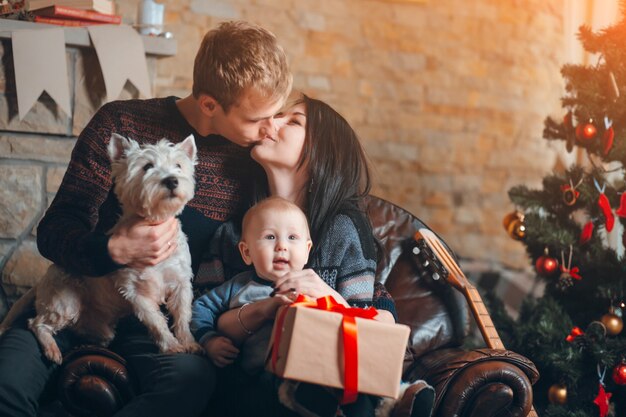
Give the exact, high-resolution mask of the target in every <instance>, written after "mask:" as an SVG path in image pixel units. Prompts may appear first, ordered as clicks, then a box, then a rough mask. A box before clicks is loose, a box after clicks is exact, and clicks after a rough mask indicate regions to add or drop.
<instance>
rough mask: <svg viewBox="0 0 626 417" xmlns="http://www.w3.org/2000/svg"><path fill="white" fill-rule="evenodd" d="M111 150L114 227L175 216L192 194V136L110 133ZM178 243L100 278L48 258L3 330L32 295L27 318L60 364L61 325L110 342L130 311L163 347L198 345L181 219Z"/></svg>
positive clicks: (0, 327) (193, 348)
mask: <svg viewBox="0 0 626 417" xmlns="http://www.w3.org/2000/svg"><path fill="white" fill-rule="evenodd" d="M108 152H109V156H110V158H111V165H112V176H113V180H114V181H115V186H114V187H115V188H114V191H115V194H116V195H117V197H118V199H119V201H120V203H121V205H122V211H123V213H122V216H121V218H120V219H119V221H118V222H117V224H116V225H115V226H114V227H113V229H112V230H111V231H110V234H113V233H115V231H116V230H117V229H118V228H120V227H121V226H122V225H124V224H126V223H128V222H130V221H133V220H136V219H137V218H138V217H140V218H145V219H149V220H151V221H155V222H158V221H161V220H164V219H166V218H169V217H171V216H175V215H178V214H179V213H180V212H181V211H182V210H183V208H184V206H185V204H186V203H187V202H188V201H189V200H190V199H191V198H192V197H193V193H194V187H195V181H194V177H193V172H194V165H195V163H196V145H195V142H194V139H193V136H191V135H190V136H189V137H188V138H186V139H185V140H184V141H183V142H181V143H179V144H176V145H174V144H172V143H170V142H169V141H167V140H165V139H163V140H161V141H159V142H158V143H157V144H154V145H153V144H146V145H142V146H140V145H139V144H138V143H137V142H135V141H134V140H132V139H126V138H124V137H122V136H120V135H117V134H113V136H112V137H111V141H110V143H109V146H108ZM176 243H177V245H178V247H177V249H176V251H175V252H174V253H173V254H172V255H171V256H170V257H169V258H167V259H166V260H164V261H163V262H161V263H159V264H157V265H155V266H151V267H146V268H144V269H141V270H138V269H132V268H122V269H120V270H117V271H114V272H112V273H110V274H108V275H105V276H102V277H82V276H76V275H72V274H70V273H68V272H66V271H65V270H64V269H63V268H61V267H59V266H57V265H51V266H50V268H49V269H48V271H47V272H46V274H45V276H44V277H43V278H42V280H41V281H40V282H39V283H38V284H37V286H36V287H34V288H33V289H31V290H30V291H29V292H28V293H27V294H25V296H24V297H23V298H22V299H20V300H18V302H16V303H15V305H14V306H13V308H12V309H11V311H10V312H9V314H7V317H6V318H5V320H4V321H3V323H2V324H1V325H0V334H1V333H2V332H3V331H4V330H6V328H8V326H10V325H11V322H12V321H13V320H14V319H15V318H16V317H18V316H19V315H20V313H22V312H24V310H26V309H28V308H29V307H30V306H31V305H32V301H33V299H34V301H35V307H36V310H37V315H36V316H35V317H34V318H32V319H30V320H29V323H28V325H29V328H30V329H31V330H32V331H33V333H34V334H35V336H36V337H37V339H38V340H39V343H40V344H41V346H42V348H43V351H44V354H45V356H46V357H47V358H48V359H50V360H51V361H54V362H56V363H59V364H60V363H61V362H62V355H61V352H60V350H59V347H58V346H57V344H56V342H55V340H54V338H53V335H54V334H55V333H56V332H58V331H60V330H61V329H64V328H66V327H70V328H72V329H73V330H74V331H75V332H77V333H78V334H80V335H83V336H85V337H87V338H88V339H89V340H91V341H93V342H95V343H100V344H102V345H104V346H106V345H108V343H109V342H110V341H111V340H112V339H113V337H114V329H115V326H116V324H117V322H118V320H119V319H120V318H121V317H123V316H125V315H128V314H131V313H134V314H135V315H136V316H137V317H138V318H139V320H140V321H141V322H142V323H143V324H144V325H145V326H146V327H147V328H148V330H149V331H150V333H151V335H152V336H153V337H154V339H155V342H156V343H157V345H158V347H159V349H160V351H161V352H164V353H173V352H194V353H195V352H201V350H202V349H201V347H200V346H199V345H198V344H197V343H196V342H195V341H194V338H193V336H192V334H191V332H190V330H189V322H190V321H191V303H192V301H193V300H192V298H193V293H192V288H191V279H192V274H193V273H192V270H191V256H190V254H189V246H188V244H187V237H186V236H185V234H184V233H183V232H182V231H181V230H180V225H179V231H178V237H177V241H176ZM162 304H165V305H166V306H167V308H168V310H169V312H170V314H171V315H172V318H173V326H172V327H173V334H172V332H171V331H170V329H169V327H168V322H167V319H166V317H165V316H164V315H163V314H162V313H161V310H160V306H161V305H162ZM174 335H175V336H174Z"/></svg>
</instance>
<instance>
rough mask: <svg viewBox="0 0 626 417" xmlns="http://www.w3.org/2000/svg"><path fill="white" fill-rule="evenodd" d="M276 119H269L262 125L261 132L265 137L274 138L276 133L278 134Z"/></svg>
mask: <svg viewBox="0 0 626 417" xmlns="http://www.w3.org/2000/svg"><path fill="white" fill-rule="evenodd" d="M276 121H277V119H275V118H273V117H270V118H269V119H267V120H266V121H265V124H264V125H263V128H262V132H263V134H264V135H265V136H274V135H276V132H278V123H277V122H276Z"/></svg>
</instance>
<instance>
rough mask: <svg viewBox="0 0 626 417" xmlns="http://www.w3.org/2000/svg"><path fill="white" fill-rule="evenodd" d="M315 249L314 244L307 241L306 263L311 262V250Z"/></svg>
mask: <svg viewBox="0 0 626 417" xmlns="http://www.w3.org/2000/svg"><path fill="white" fill-rule="evenodd" d="M312 247H313V242H312V241H311V239H309V240H307V241H306V254H307V257H306V261H307V262H309V255H310V254H311V248H312Z"/></svg>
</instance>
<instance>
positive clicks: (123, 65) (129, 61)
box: [87, 25, 152, 101]
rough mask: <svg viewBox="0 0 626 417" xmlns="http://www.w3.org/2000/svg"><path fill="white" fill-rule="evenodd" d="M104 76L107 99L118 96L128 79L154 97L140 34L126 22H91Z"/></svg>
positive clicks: (111, 99)
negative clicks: (111, 23)
mask: <svg viewBox="0 0 626 417" xmlns="http://www.w3.org/2000/svg"><path fill="white" fill-rule="evenodd" d="M87 30H88V31H89V36H90V37H91V42H93V45H94V47H95V49H96V54H97V55H98V61H99V62H100V67H101V68H102V75H103V76H104V85H105V86H106V91H107V101H113V100H117V98H118V97H119V95H120V93H121V92H122V89H123V88H124V84H126V81H130V82H132V83H133V84H134V85H135V87H137V89H138V90H139V92H140V93H141V94H142V95H143V96H144V97H147V98H149V97H152V93H151V91H150V80H149V77H148V65H147V63H146V59H145V50H144V47H143V42H142V40H141V37H140V35H139V34H138V33H137V32H136V31H135V30H134V29H133V28H131V27H130V26H127V25H119V26H117V25H94V26H88V27H87Z"/></svg>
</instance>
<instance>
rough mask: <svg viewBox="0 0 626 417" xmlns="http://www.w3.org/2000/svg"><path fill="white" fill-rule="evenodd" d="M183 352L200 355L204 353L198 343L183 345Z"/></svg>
mask: <svg viewBox="0 0 626 417" xmlns="http://www.w3.org/2000/svg"><path fill="white" fill-rule="evenodd" d="M185 352H187V353H193V354H194V355H200V354H202V353H204V349H203V348H202V346H200V345H199V344H198V343H196V342H193V343H189V344H186V345H185Z"/></svg>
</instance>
